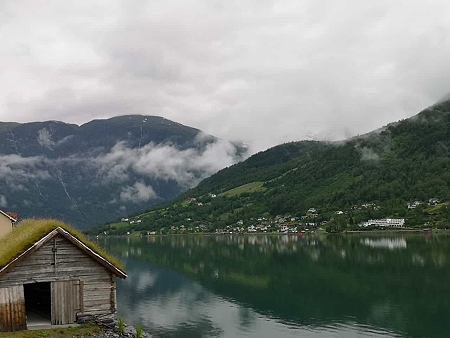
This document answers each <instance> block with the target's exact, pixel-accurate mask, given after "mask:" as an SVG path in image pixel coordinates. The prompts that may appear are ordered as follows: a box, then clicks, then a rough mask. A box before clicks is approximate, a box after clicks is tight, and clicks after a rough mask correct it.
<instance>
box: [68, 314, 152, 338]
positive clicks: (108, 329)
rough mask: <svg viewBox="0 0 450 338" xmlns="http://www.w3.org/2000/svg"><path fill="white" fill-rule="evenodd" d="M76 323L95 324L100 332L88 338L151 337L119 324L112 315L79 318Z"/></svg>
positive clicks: (130, 326)
mask: <svg viewBox="0 0 450 338" xmlns="http://www.w3.org/2000/svg"><path fill="white" fill-rule="evenodd" d="M77 322H78V323H80V324H83V323H95V324H97V325H98V326H99V327H100V329H101V332H100V333H92V334H90V335H89V338H151V335H149V334H147V333H145V332H143V331H142V330H138V329H136V327H134V326H132V325H128V324H125V323H124V322H122V323H120V321H119V320H117V318H116V317H115V316H114V315H107V316H100V317H99V316H90V315H87V316H82V317H79V318H78V320H77ZM80 338H82V337H80Z"/></svg>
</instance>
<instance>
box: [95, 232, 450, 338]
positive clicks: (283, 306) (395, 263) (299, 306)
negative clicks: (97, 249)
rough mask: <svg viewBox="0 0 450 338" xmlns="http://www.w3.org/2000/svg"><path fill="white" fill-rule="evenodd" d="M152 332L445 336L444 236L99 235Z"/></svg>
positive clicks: (124, 298)
mask: <svg viewBox="0 0 450 338" xmlns="http://www.w3.org/2000/svg"><path fill="white" fill-rule="evenodd" d="M98 240H99V241H100V245H102V246H104V247H106V248H107V249H108V250H109V251H111V252H112V253H115V254H116V255H117V256H118V257H119V258H121V259H122V260H123V261H124V263H125V265H126V271H127V273H128V276H129V277H128V278H127V279H126V280H125V281H119V283H118V304H119V315H121V316H123V317H124V319H126V321H128V322H130V323H133V324H135V325H143V326H144V328H145V329H146V331H148V332H151V333H152V334H153V335H154V336H155V337H298V336H301V337H445V336H446V335H447V333H448V332H449V329H450V324H449V322H448V320H447V314H448V313H450V292H449V291H450V286H449V283H448V280H449V278H450V269H449V266H448V265H449V262H450V261H449V258H450V241H449V238H448V237H447V236H443V235H442V236H431V237H424V236H422V235H408V236H403V235H402V236H401V237H400V236H397V237H395V236H393V237H388V236H383V237H377V236H374V235H372V236H364V237H363V236H353V235H352V236H321V237H308V236H305V237H303V238H300V237H297V236H288V235H281V236H272V235H271V236H257V235H251V236H236V235H230V236H167V237H145V238H130V237H128V238H99V239H98Z"/></svg>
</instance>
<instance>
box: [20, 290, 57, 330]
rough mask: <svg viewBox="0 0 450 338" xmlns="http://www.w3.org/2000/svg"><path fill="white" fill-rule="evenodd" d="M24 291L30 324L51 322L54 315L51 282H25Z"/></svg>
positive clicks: (28, 322)
mask: <svg viewBox="0 0 450 338" xmlns="http://www.w3.org/2000/svg"><path fill="white" fill-rule="evenodd" d="M23 291H24V295H25V310H26V315H27V324H28V326H30V325H46V324H50V322H51V316H52V311H51V308H52V297H51V284H50V282H43V283H31V284H24V285H23Z"/></svg>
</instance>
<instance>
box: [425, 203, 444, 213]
mask: <svg viewBox="0 0 450 338" xmlns="http://www.w3.org/2000/svg"><path fill="white" fill-rule="evenodd" d="M445 207H450V202H444V203H439V204H437V205H433V206H430V207H428V208H426V209H425V210H426V212H431V213H438V212H440V209H442V208H445Z"/></svg>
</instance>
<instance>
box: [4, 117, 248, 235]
mask: <svg viewBox="0 0 450 338" xmlns="http://www.w3.org/2000/svg"><path fill="white" fill-rule="evenodd" d="M245 152H246V150H245V149H244V147H242V146H241V145H240V144H238V143H231V142H229V141H226V140H221V139H219V138H217V137H214V136H212V135H208V134H205V133H203V132H202V131H201V130H199V129H196V128H192V127H188V126H184V125H182V124H180V123H177V122H174V121H170V120H167V119H165V118H162V117H158V116H146V115H122V116H116V117H113V118H109V119H99V120H93V121H90V122H87V123H85V124H82V125H81V126H78V125H75V124H67V123H64V122H61V121H41V122H30V123H14V122H0V160H1V163H0V174H1V175H2V179H1V180H0V189H1V190H0V208H2V209H8V210H14V211H17V212H18V213H19V215H20V216H21V217H52V218H59V219H62V220H63V221H66V222H68V223H72V224H73V225H75V226H78V227H86V226H90V225H94V224H98V223H100V222H105V221H107V220H111V219H112V217H113V219H114V218H115V217H117V216H120V215H124V214H126V213H128V212H134V211H137V210H140V209H141V210H142V209H145V208H148V207H149V206H150V205H152V204H154V203H158V202H161V201H164V200H167V199H170V198H173V197H175V196H177V195H178V194H180V193H181V192H183V191H185V190H186V189H187V188H190V187H192V186H194V185H195V184H196V183H197V182H198V181H199V180H201V179H202V178H204V177H206V176H209V175H210V174H212V173H213V172H215V171H217V170H219V169H221V168H222V165H223V166H226V165H231V164H233V163H235V162H236V161H239V160H240V159H241V158H243V157H244V156H246V155H245ZM214 153H217V154H220V155H222V158H223V161H222V162H219V163H217V161H216V163H215V160H214V159H213V158H212V157H211V156H210V155H212V154H214ZM196 160H197V161H196ZM200 160H202V161H200Z"/></svg>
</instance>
